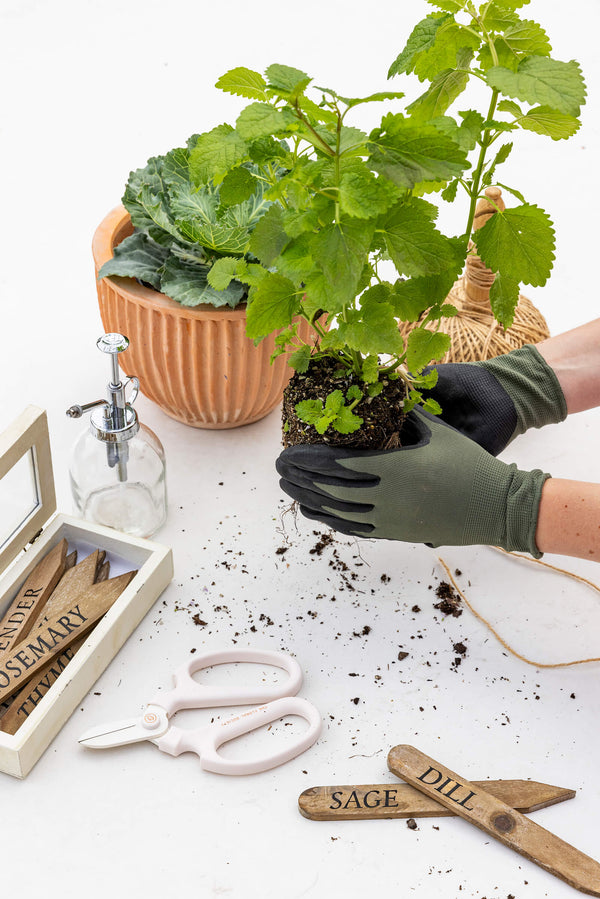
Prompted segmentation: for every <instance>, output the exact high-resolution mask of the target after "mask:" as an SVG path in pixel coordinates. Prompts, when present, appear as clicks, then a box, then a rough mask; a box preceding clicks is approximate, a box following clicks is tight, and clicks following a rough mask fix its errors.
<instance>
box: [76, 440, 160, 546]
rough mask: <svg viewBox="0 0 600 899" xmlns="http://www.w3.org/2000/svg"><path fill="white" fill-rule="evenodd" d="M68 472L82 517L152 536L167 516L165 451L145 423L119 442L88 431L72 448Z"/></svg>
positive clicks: (128, 532)
mask: <svg viewBox="0 0 600 899" xmlns="http://www.w3.org/2000/svg"><path fill="white" fill-rule="evenodd" d="M69 474H70V480H71V490H72V493H73V502H74V505H75V511H76V514H77V515H78V516H79V517H81V518H85V519H87V520H88V521H94V522H96V523H97V524H103V525H106V526H107V527H111V528H115V529H117V530H119V531H124V532H125V533H126V534H131V535H132V536H134V537H150V536H151V535H152V534H153V533H154V532H155V531H157V530H158V528H159V527H160V526H161V525H162V524H163V523H164V521H165V519H166V516H167V486H166V477H165V474H166V470H165V454H164V450H163V448H162V444H161V442H160V440H159V439H158V437H157V436H156V434H154V432H153V431H151V430H150V428H147V427H146V426H145V425H140V429H139V431H138V433H137V434H136V435H135V436H134V437H132V438H131V439H130V440H121V441H120V442H118V443H111V442H108V441H104V440H99V439H98V438H97V437H96V436H95V435H94V434H92V433H91V432H90V431H84V433H83V434H81V436H80V437H79V439H78V440H77V442H76V444H75V446H74V447H73V454H72V457H71V466H70V469H69Z"/></svg>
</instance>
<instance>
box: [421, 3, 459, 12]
mask: <svg viewBox="0 0 600 899" xmlns="http://www.w3.org/2000/svg"><path fill="white" fill-rule="evenodd" d="M427 2H428V3H429V4H430V6H437V8H438V9H443V10H444V11H445V12H451V13H456V12H459V11H460V10H461V9H462V7H463V5H464V4H463V2H462V0H427Z"/></svg>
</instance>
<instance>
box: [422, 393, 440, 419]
mask: <svg viewBox="0 0 600 899" xmlns="http://www.w3.org/2000/svg"><path fill="white" fill-rule="evenodd" d="M423 409H425V411H426V412H430V413H431V415H441V414H442V407H441V406H440V404H439V403H438V401H437V400H434V399H432V398H431V397H429V398H428V399H426V400H425V402H424V403H423Z"/></svg>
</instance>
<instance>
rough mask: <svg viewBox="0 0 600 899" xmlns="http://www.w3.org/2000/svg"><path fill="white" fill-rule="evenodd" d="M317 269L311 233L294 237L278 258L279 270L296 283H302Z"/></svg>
mask: <svg viewBox="0 0 600 899" xmlns="http://www.w3.org/2000/svg"><path fill="white" fill-rule="evenodd" d="M314 270H315V263H314V260H313V256H312V250H311V248H310V235H308V234H301V235H300V236H299V237H296V238H293V239H292V240H291V241H290V242H289V243H288V245H287V246H286V247H285V249H284V250H283V251H282V252H281V253H280V255H279V258H278V259H277V271H278V272H280V273H281V274H282V275H285V277H286V278H289V279H290V280H291V281H293V282H294V284H301V283H303V282H305V281H306V279H307V278H308V276H309V275H310V274H311V273H312V272H313V271H314Z"/></svg>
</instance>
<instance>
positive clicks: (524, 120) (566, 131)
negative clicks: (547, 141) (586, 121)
mask: <svg viewBox="0 0 600 899" xmlns="http://www.w3.org/2000/svg"><path fill="white" fill-rule="evenodd" d="M517 121H518V124H519V125H520V126H521V128H524V129H525V130H526V131H534V132H535V134H545V135H546V136H547V137H551V138H552V140H566V139H567V138H568V137H572V136H573V135H574V134H576V133H577V131H579V128H580V127H581V122H580V121H579V119H576V118H575V117H574V116H570V115H565V114H564V113H562V112H557V111H556V110H555V109H551V108H550V107H549V106H534V108H533V109H530V110H529V112H528V113H527V114H526V115H524V116H520V117H519V118H518V120H517Z"/></svg>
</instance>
